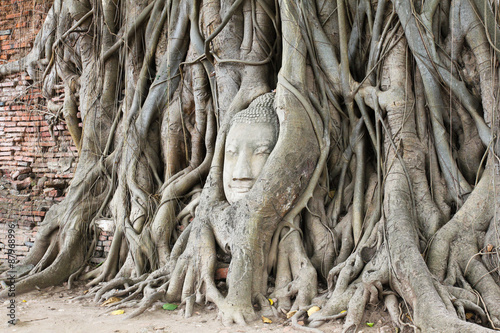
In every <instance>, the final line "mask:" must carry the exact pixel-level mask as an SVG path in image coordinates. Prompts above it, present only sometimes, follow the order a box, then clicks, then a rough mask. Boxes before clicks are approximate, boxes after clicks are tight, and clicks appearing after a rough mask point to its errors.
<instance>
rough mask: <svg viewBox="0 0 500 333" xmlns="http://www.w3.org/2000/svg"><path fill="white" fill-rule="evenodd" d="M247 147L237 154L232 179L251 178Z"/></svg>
mask: <svg viewBox="0 0 500 333" xmlns="http://www.w3.org/2000/svg"><path fill="white" fill-rule="evenodd" d="M249 154H250V153H249V152H248V151H247V149H242V150H241V151H240V153H239V154H238V160H237V161H236V165H235V166H234V171H233V180H251V179H253V173H252V167H251V165H250V164H251V163H250V162H251V156H249Z"/></svg>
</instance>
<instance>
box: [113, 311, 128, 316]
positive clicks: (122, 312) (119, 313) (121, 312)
mask: <svg viewBox="0 0 500 333" xmlns="http://www.w3.org/2000/svg"><path fill="white" fill-rule="evenodd" d="M124 313H125V310H115V311H113V312H111V314H112V315H113V316H116V315H121V314H124Z"/></svg>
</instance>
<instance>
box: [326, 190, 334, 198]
mask: <svg viewBox="0 0 500 333" xmlns="http://www.w3.org/2000/svg"><path fill="white" fill-rule="evenodd" d="M328 196H329V197H330V199H333V197H334V196H335V190H331V191H330V192H328Z"/></svg>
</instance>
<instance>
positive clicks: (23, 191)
mask: <svg viewBox="0 0 500 333" xmlns="http://www.w3.org/2000/svg"><path fill="white" fill-rule="evenodd" d="M52 2H53V0H26V1H19V0H0V9H1V10H0V64H3V63H6V62H9V61H15V60H17V59H19V58H21V57H22V56H24V55H26V54H27V53H28V52H29V51H30V48H31V47H32V43H33V41H34V39H35V36H36V34H37V32H38V31H39V29H40V28H41V25H42V24H43V20H44V18H45V15H46V13H47V12H48V11H49V9H50V6H51V5H52ZM62 99H63V97H62V96H58V97H56V98H53V99H52V101H53V102H55V103H61V104H62ZM54 119H55V117H54V114H52V113H51V112H49V111H48V110H47V108H46V101H45V100H44V99H43V98H42V95H41V92H40V87H39V86H37V85H36V84H34V83H33V82H32V81H31V80H30V77H29V76H28V75H27V74H26V73H20V74H15V75H10V76H7V77H4V78H0V263H2V262H4V261H5V260H7V258H8V256H7V249H8V239H9V238H8V235H9V229H14V230H13V231H14V234H15V251H16V255H17V259H18V260H22V258H23V257H24V256H25V255H26V253H27V252H29V250H30V249H31V247H32V246H33V242H34V239H35V234H36V232H37V230H38V226H39V225H40V223H41V222H42V221H43V218H44V216H45V212H46V211H47V210H48V209H49V208H50V207H51V206H52V205H53V204H55V203H57V202H60V201H61V200H62V199H63V198H64V196H65V193H66V190H67V187H68V183H69V181H70V180H71V178H72V177H73V171H74V168H75V166H76V162H77V158H78V154H77V150H76V148H75V146H74V145H73V141H72V139H71V137H70V135H69V132H68V131H67V128H66V124H65V123H64V121H63V120H59V121H57V122H55V125H54V127H53V131H52V135H51V133H50V131H49V123H50V122H51V121H52V120H54ZM104 224H106V223H104ZM13 225H15V227H14V228H10V227H12V226H13ZM107 228H108V230H106V231H102V232H101V234H100V236H99V240H98V243H97V247H96V250H95V253H94V256H93V258H92V259H91V261H92V262H94V263H99V262H101V261H103V260H104V258H105V256H106V254H107V253H108V252H109V246H110V243H111V240H112V239H113V232H112V230H109V229H112V228H111V227H110V226H109V225H107Z"/></svg>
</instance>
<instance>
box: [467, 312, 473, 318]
mask: <svg viewBox="0 0 500 333" xmlns="http://www.w3.org/2000/svg"><path fill="white" fill-rule="evenodd" d="M472 317H474V314H473V313H470V312H467V313H466V314H465V318H467V319H471V318H472Z"/></svg>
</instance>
